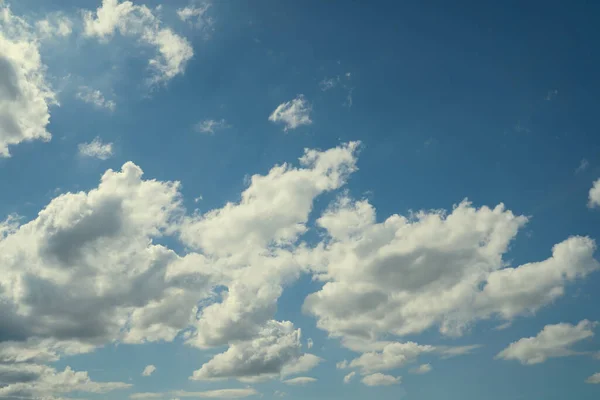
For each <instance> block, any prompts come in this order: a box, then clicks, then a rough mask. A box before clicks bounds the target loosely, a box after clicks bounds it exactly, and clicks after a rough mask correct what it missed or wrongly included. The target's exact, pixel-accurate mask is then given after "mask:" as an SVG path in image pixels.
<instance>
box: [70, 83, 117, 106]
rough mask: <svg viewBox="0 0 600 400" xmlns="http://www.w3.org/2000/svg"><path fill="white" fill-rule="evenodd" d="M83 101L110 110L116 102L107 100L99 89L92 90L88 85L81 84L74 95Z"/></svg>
mask: <svg viewBox="0 0 600 400" xmlns="http://www.w3.org/2000/svg"><path fill="white" fill-rule="evenodd" d="M75 96H76V97H77V98H78V99H79V100H81V101H83V102H84V103H88V104H92V105H93V106H94V107H96V108H105V109H107V110H110V111H115V109H116V107H117V103H115V102H114V101H113V100H107V99H106V98H105V97H104V95H103V94H102V92H101V91H99V90H94V89H92V88H90V87H88V86H81V87H79V90H78V91H77V94H76V95H75Z"/></svg>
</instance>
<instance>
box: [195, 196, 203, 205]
mask: <svg viewBox="0 0 600 400" xmlns="http://www.w3.org/2000/svg"><path fill="white" fill-rule="evenodd" d="M201 200H202V196H201V195H200V196H198V197H196V198H195V199H194V203H197V202H199V201H201Z"/></svg>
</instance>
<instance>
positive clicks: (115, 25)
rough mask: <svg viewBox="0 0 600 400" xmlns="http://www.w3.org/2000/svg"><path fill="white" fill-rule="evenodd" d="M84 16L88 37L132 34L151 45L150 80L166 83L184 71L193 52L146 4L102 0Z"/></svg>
mask: <svg viewBox="0 0 600 400" xmlns="http://www.w3.org/2000/svg"><path fill="white" fill-rule="evenodd" d="M83 18H84V33H85V35H86V36H88V37H96V38H98V39H100V40H102V41H107V40H109V39H110V38H111V37H112V36H114V34H115V32H117V31H118V32H119V33H120V34H121V35H123V36H131V37H134V38H136V39H138V40H139V41H140V42H141V43H144V44H146V45H150V46H153V47H154V48H155V49H156V53H157V54H156V57H154V58H152V59H150V61H149V65H150V67H151V68H152V69H153V70H154V76H153V77H152V79H151V83H160V82H166V81H168V80H170V79H172V78H173V77H175V76H176V75H179V74H183V73H184V71H185V67H186V64H187V62H188V61H189V60H190V59H191V58H192V57H193V55H194V51H193V49H192V46H191V45H190V43H189V42H188V41H187V40H186V39H185V38H183V37H181V36H179V35H177V34H176V33H174V32H173V31H172V30H171V29H170V28H164V27H162V21H161V20H160V18H158V17H157V16H156V15H155V14H154V13H153V12H152V10H151V9H150V8H148V7H147V6H145V5H134V4H133V3H132V2H131V1H124V2H119V0H103V1H102V5H101V6H100V7H99V8H98V9H97V10H96V12H95V13H92V12H91V11H86V12H85V13H84V15H83Z"/></svg>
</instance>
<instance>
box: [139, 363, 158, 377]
mask: <svg viewBox="0 0 600 400" xmlns="http://www.w3.org/2000/svg"><path fill="white" fill-rule="evenodd" d="M154 371H156V367H155V366H154V365H152V364H150V365H146V368H144V371H143V372H142V376H150V375H152V373H153V372H154Z"/></svg>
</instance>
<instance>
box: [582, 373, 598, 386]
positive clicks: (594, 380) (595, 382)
mask: <svg viewBox="0 0 600 400" xmlns="http://www.w3.org/2000/svg"><path fill="white" fill-rule="evenodd" d="M585 382H586V383H590V384H592V385H600V372H598V373H595V374H594V375H592V376H590V377H589V378H587V379H586V380H585Z"/></svg>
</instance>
